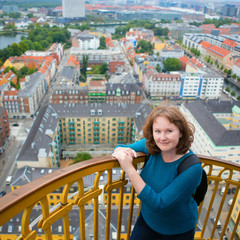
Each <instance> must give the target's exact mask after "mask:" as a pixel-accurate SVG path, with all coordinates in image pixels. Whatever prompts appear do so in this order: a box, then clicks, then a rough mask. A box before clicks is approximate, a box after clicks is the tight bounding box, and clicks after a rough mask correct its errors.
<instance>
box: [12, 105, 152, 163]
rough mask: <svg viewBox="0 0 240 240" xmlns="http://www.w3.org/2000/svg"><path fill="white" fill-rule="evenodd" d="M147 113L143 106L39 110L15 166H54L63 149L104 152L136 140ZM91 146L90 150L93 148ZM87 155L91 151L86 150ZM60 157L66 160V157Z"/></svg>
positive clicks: (62, 107) (72, 107) (53, 107)
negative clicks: (100, 147)
mask: <svg viewBox="0 0 240 240" xmlns="http://www.w3.org/2000/svg"><path fill="white" fill-rule="evenodd" d="M150 112H151V108H150V107H149V106H148V105H146V104H124V103H118V104H104V103H91V104H74V103H72V104H71V103H69V104H53V105H49V106H45V107H43V108H41V109H40V111H39V113H38V115H37V118H36V120H35V121H34V124H33V126H32V128H31V130H30V132H29V134H28V137H27V139H26V141H25V143H24V145H23V147H22V149H21V151H20V153H19V156H18V159H17V165H18V167H23V166H30V167H56V166H59V161H60V159H61V158H62V154H63V150H64V149H65V148H66V147H67V146H69V145H72V146H74V149H75V154H76V151H77V152H79V151H81V150H83V151H85V146H87V147H88V148H91V145H92V148H94V149H95V151H94V152H95V154H97V150H96V149H97V146H96V145H102V144H104V147H103V148H104V149H105V148H107V146H109V148H110V149H111V150H110V151H112V147H113V146H114V145H117V144H121V143H122V144H126V143H131V142H134V141H136V139H139V138H140V137H142V136H141V134H142V131H141V128H142V126H143V125H144V122H145V119H146V117H147V116H148V114H149V113H150ZM93 146H94V147H93ZM90 152H91V151H90ZM63 156H65V157H68V156H67V155H66V154H65V155H64V154H63Z"/></svg>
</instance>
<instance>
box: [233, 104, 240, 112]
mask: <svg viewBox="0 0 240 240" xmlns="http://www.w3.org/2000/svg"><path fill="white" fill-rule="evenodd" d="M232 111H233V112H235V113H236V114H240V108H239V107H238V106H236V105H234V106H233V108H232Z"/></svg>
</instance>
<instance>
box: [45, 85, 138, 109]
mask: <svg viewBox="0 0 240 240" xmlns="http://www.w3.org/2000/svg"><path fill="white" fill-rule="evenodd" d="M94 82H95V83H93V82H92V81H89V83H88V85H87V86H84V87H78V86H64V85H62V86H61V85H58V86H55V87H54V89H53V90H52V93H51V95H50V98H49V102H50V104H69V103H75V104H79V103H81V104H83V103H91V102H102V103H110V104H116V103H127V104H136V103H141V102H142V88H141V85H138V84H133V83H123V84H122V83H106V85H105V86H103V85H102V84H101V83H100V82H101V81H97V82H96V81H94ZM99 84H100V86H99V87H100V88H101V90H100V89H99V90H98V89H97V86H98V85H99ZM103 88H104V89H103ZM90 89H91V90H90Z"/></svg>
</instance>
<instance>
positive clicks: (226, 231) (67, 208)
mask: <svg viewBox="0 0 240 240" xmlns="http://www.w3.org/2000/svg"><path fill="white" fill-rule="evenodd" d="M144 159H145V154H143V153H138V157H137V158H136V159H135V160H134V164H135V166H136V167H137V164H138V163H141V162H143V161H144ZM200 159H201V161H202V163H203V166H204V168H205V169H206V171H207V173H208V180H209V182H210V184H209V189H208V193H207V195H206V197H205V200H204V202H203V203H202V204H201V205H200V207H199V224H198V226H200V228H199V227H198V228H197V232H196V235H195V239H226V238H225V237H226V236H227V237H228V239H234V236H235V234H236V232H237V231H238V224H239V220H240V214H239V213H238V212H236V214H232V213H233V212H234V211H235V205H236V204H239V203H238V200H239V197H238V192H239V186H240V180H239V179H238V180H234V179H233V173H234V172H235V173H238V174H239V173H240V165H238V164H234V163H231V162H227V161H223V160H219V159H215V158H209V157H204V156H200ZM117 167H119V164H118V162H117V160H115V159H113V158H111V157H104V158H99V159H91V160H87V161H84V162H81V163H78V164H74V165H71V166H68V167H66V168H63V169H59V170H57V171H54V172H52V173H51V174H47V175H45V176H43V177H41V178H38V179H36V180H34V181H32V182H30V183H28V184H26V185H24V186H22V187H20V188H19V189H17V190H15V191H13V192H11V193H8V194H6V195H5V196H4V197H2V198H0V226H2V225H4V224H5V223H7V222H8V221H9V220H10V219H11V218H13V217H14V216H16V215H17V214H19V213H21V212H22V219H21V233H20V237H19V239H21V240H23V239H39V238H37V235H39V233H38V232H37V230H32V227H31V226H32V222H30V219H31V217H30V216H31V213H32V211H33V210H34V209H35V208H36V207H37V208H38V211H39V210H40V212H41V213H40V215H39V217H38V218H37V219H34V221H35V223H37V229H41V232H42V234H44V236H45V239H55V238H54V237H53V233H52V228H51V227H52V225H53V224H54V223H55V222H56V221H58V220H59V219H61V220H62V225H63V239H73V234H71V231H70V225H69V213H70V212H71V211H72V210H73V208H75V209H76V208H77V209H78V212H79V227H80V237H81V239H86V227H85V220H86V216H85V213H86V209H87V208H88V205H89V203H90V202H92V203H93V204H92V208H93V212H94V214H93V215H94V216H93V219H94V220H93V236H94V239H95V240H97V239H102V238H99V224H98V220H99V207H100V204H99V198H100V196H101V195H102V193H104V195H105V196H106V197H105V206H104V208H105V212H106V215H105V216H106V222H105V237H104V238H105V239H106V240H107V239H129V236H130V233H131V226H132V224H134V223H132V217H133V212H134V209H136V208H137V209H138V211H139V205H136V204H135V203H136V194H135V191H134V189H133V188H132V189H131V193H130V199H129V205H128V206H127V209H128V229H127V230H126V231H125V235H124V234H123V233H122V229H121V225H122V214H123V209H124V208H126V206H124V205H125V202H124V194H125V192H124V186H126V185H127V183H128V180H127V179H126V178H125V173H124V172H122V173H121V175H120V177H119V179H115V180H114V179H113V171H114V170H113V169H114V168H117ZM216 168H218V169H220V171H218V174H217V175H213V173H214V171H215V169H216ZM106 172H107V181H106V183H105V184H104V187H103V188H101V186H100V184H99V181H100V178H101V176H102V175H103V173H106ZM226 173H227V175H226ZM91 174H93V175H94V182H93V186H92V187H91V188H88V189H86V188H84V177H86V176H89V175H91ZM73 184H75V185H76V184H77V187H78V191H77V192H76V193H75V194H72V195H70V189H71V187H72V186H73ZM223 185H224V186H225V191H224V193H223V195H222V196H220V194H218V193H217V192H218V189H219V188H220V186H223ZM232 187H234V188H235V193H234V194H233V195H232V196H233V200H232V204H231V206H227V202H226V199H227V196H228V195H227V193H228V190H229V189H230V188H232ZM60 188H63V191H62V193H61V199H60V201H59V203H58V204H57V205H56V206H51V205H50V204H49V198H48V197H47V196H48V195H49V194H50V193H52V192H54V191H55V190H57V189H60ZM116 189H118V190H119V191H118V194H119V204H118V214H117V229H116V233H115V235H116V236H115V237H116V238H115V237H114V238H113V236H111V234H110V232H111V231H110V228H111V221H112V219H111V218H112V214H111V211H112V209H113V204H112V203H113V200H112V196H113V191H114V190H116ZM239 202H240V201H239ZM226 208H228V209H227V214H226V210H225V209H226ZM213 209H214V212H215V214H216V215H215V216H214V217H215V222H214V223H212V221H211V217H212V213H213ZM233 215H234V216H233ZM219 220H221V223H222V226H221V232H219V231H218V229H219V225H218V221H219ZM229 223H230V225H231V226H230V227H229ZM0 239H1V232H0ZM2 239H3V238H2Z"/></svg>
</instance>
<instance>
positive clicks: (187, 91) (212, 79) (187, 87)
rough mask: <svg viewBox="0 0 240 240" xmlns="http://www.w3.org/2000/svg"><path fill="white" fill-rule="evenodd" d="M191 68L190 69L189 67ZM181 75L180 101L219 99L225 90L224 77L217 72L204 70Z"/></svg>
mask: <svg viewBox="0 0 240 240" xmlns="http://www.w3.org/2000/svg"><path fill="white" fill-rule="evenodd" d="M189 68H190V67H189ZM190 69H191V73H190V72H185V73H181V86H180V92H179V98H180V99H218V98H219V97H220V95H221V92H222V88H223V82H224V79H223V77H222V76H221V75H220V74H218V73H217V72H215V71H213V70H211V69H209V68H204V69H202V71H201V72H198V70H197V69H196V72H194V71H193V69H194V68H193V67H191V68H190Z"/></svg>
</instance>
